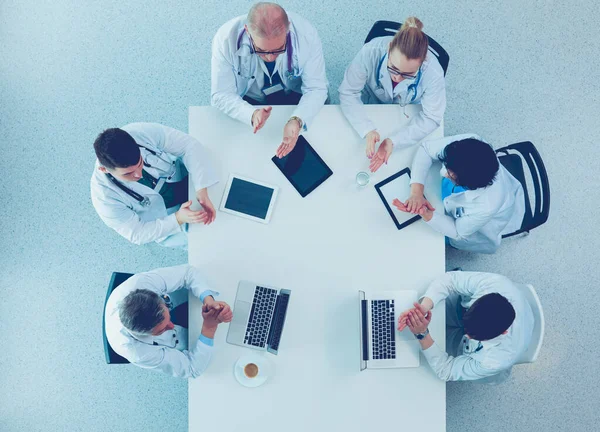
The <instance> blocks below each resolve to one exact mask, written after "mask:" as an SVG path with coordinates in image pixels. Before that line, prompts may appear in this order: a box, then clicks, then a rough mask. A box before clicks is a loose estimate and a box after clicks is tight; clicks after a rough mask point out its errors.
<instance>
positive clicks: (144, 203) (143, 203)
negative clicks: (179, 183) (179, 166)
mask: <svg viewBox="0 0 600 432" xmlns="http://www.w3.org/2000/svg"><path fill="white" fill-rule="evenodd" d="M138 147H141V148H143V149H145V150H146V151H148V152H149V153H151V154H152V155H154V156H156V157H157V158H159V159H160V160H161V161H163V162H165V163H168V164H171V166H172V167H173V170H172V171H171V173H170V174H169V175H168V176H167V177H166V178H167V180H171V179H172V178H173V176H174V175H175V172H176V167H175V161H166V160H165V159H164V158H162V157H161V155H162V152H161V153H160V154H158V153H157V152H155V151H154V150H152V149H149V148H148V147H144V146H143V145H140V144H138ZM142 160H143V159H142ZM143 163H144V166H145V167H147V168H154V169H156V170H159V171H162V172H164V173H165V174H166V173H167V171H165V170H163V169H161V168H158V167H156V166H152V165H150V164H149V163H148V162H146V161H145V160H143ZM106 176H107V177H108V179H109V180H110V181H111V182H112V183H113V184H114V185H115V186H117V187H118V188H119V189H121V190H122V191H123V192H125V193H126V194H127V195H129V196H130V197H131V198H133V199H134V200H136V201H137V202H139V203H140V205H141V206H142V207H148V206H149V205H150V198H148V197H147V196H144V195H141V194H139V193H137V192H136V191H134V190H132V189H130V188H128V187H127V186H125V185H124V184H123V183H121V182H120V181H119V180H117V179H116V178H115V177H114V176H113V175H112V174H110V173H106ZM163 183H164V182H163ZM156 184H158V183H156ZM156 184H155V186H156ZM161 187H162V184H161Z"/></svg>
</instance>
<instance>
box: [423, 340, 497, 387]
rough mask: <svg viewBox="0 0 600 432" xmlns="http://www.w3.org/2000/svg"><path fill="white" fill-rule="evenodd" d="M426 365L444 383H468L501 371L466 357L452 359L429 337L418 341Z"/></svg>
mask: <svg viewBox="0 0 600 432" xmlns="http://www.w3.org/2000/svg"><path fill="white" fill-rule="evenodd" d="M419 342H420V343H421V348H422V349H423V355H424V356H425V358H426V359H427V363H429V366H431V369H433V371H434V372H435V374H436V375H437V376H438V378H440V379H442V380H444V381H470V380H477V379H481V378H486V377H489V376H492V375H496V374H497V373H499V372H500V371H501V370H498V369H490V368H486V367H484V366H483V365H482V364H481V362H479V361H477V360H475V359H474V358H473V357H471V356H468V355H460V356H458V357H452V356H450V355H448V354H446V352H444V350H442V349H441V348H440V347H439V345H438V344H436V343H435V341H434V340H433V338H432V337H431V335H427V336H425V337H424V338H423V339H421V340H420V341H419Z"/></svg>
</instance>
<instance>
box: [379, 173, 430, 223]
mask: <svg viewBox="0 0 600 432" xmlns="http://www.w3.org/2000/svg"><path fill="white" fill-rule="evenodd" d="M375 190H376V191H377V193H378V194H379V197H380V198H381V201H383V205H384V206H385V208H386V210H387V211H388V213H389V215H390V217H391V218H392V221H394V224H395V225H396V228H398V229H399V230H400V229H402V228H405V227H407V226H409V225H410V224H412V223H415V222H416V221H418V220H419V219H421V216H419V215H414V214H412V213H405V212H403V211H400V210H398V209H397V208H396V207H394V205H393V204H392V201H394V199H396V198H398V199H399V200H400V201H402V202H405V201H406V200H407V199H408V197H409V196H410V169H409V168H404V169H403V170H402V171H399V172H397V173H396V174H394V175H393V176H391V177H388V178H386V179H385V180H383V181H381V182H379V183H377V184H376V185H375Z"/></svg>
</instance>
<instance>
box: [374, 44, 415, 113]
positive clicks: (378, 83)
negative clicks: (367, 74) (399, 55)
mask: <svg viewBox="0 0 600 432" xmlns="http://www.w3.org/2000/svg"><path fill="white" fill-rule="evenodd" d="M386 57H387V53H386V54H384V55H383V57H381V60H379V65H378V66H377V75H375V76H376V77H377V78H376V79H377V81H376V83H377V89H383V85H382V84H381V80H380V79H379V75H380V74H381V66H382V65H383V62H384V60H385V58H386ZM419 82H421V68H419V72H417V78H415V82H413V83H412V84H410V85H409V86H408V88H407V89H406V95H407V96H408V95H409V94H410V92H411V90H412V91H413V95H412V98H411V99H410V102H409V103H413V102H414V101H415V99H416V98H417V91H418V90H417V87H418V86H419ZM406 105H407V104H406V103H403V102H402V99H400V106H401V107H402V108H404V107H405V106H406Z"/></svg>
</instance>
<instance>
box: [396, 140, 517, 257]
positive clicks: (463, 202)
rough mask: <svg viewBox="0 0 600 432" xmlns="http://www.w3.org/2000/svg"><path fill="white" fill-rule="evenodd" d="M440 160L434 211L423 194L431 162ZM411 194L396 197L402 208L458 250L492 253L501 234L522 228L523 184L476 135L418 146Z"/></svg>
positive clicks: (427, 142) (498, 243) (401, 209)
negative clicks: (438, 193)
mask: <svg viewBox="0 0 600 432" xmlns="http://www.w3.org/2000/svg"><path fill="white" fill-rule="evenodd" d="M435 161H441V162H442V163H443V166H442V171H441V173H442V177H443V178H442V199H443V203H444V208H443V209H441V210H438V211H435V209H434V208H433V207H432V206H431V204H430V203H429V202H428V201H427V200H426V199H425V198H424V196H423V190H424V187H425V180H426V179H427V175H428V173H429V169H430V167H431V164H432V163H433V162H435ZM410 183H411V195H410V197H409V198H408V200H407V201H406V202H401V201H400V200H398V199H396V200H394V201H393V204H394V206H396V208H398V209H399V210H400V211H404V212H411V213H415V214H420V215H421V216H422V217H423V219H424V220H425V222H427V225H429V226H430V227H432V228H433V229H435V230H436V231H438V232H440V233H442V234H444V235H445V236H446V237H447V239H448V240H447V241H448V243H449V244H450V245H451V246H453V247H455V248H456V249H461V250H465V251H469V252H480V253H494V252H496V250H497V249H498V247H499V246H500V242H501V240H502V235H504V234H508V233H511V232H514V231H517V230H518V229H520V228H521V225H522V223H523V218H524V216H525V195H524V192H523V186H522V185H521V183H519V181H518V180H517V179H516V178H514V177H513V176H512V174H511V173H510V172H508V170H507V169H506V168H504V166H503V165H502V164H501V163H500V161H499V160H498V157H497V156H496V153H495V152H494V149H493V148H492V147H491V146H490V145H489V144H487V143H485V142H483V141H482V140H481V138H479V137H478V136H477V135H474V134H465V135H456V136H451V137H445V138H441V139H438V140H433V141H426V142H424V143H422V144H421V146H420V147H419V149H418V150H417V153H416V155H415V159H414V161H413V165H412V172H411V182H410Z"/></svg>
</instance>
